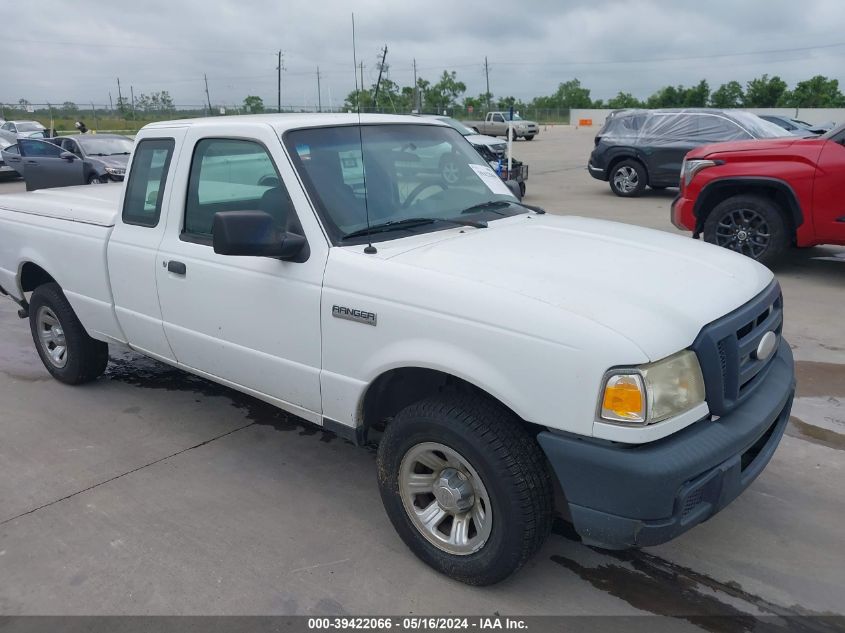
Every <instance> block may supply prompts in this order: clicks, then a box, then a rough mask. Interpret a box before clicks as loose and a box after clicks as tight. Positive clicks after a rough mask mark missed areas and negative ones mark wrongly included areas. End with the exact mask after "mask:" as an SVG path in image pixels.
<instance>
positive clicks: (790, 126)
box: [757, 114, 834, 138]
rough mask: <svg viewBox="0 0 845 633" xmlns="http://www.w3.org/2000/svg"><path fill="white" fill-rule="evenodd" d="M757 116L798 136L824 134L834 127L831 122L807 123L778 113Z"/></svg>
mask: <svg viewBox="0 0 845 633" xmlns="http://www.w3.org/2000/svg"><path fill="white" fill-rule="evenodd" d="M757 116H759V117H760V118H761V119H763V120H764V121H769V122H770V123H774V124H775V125H777V126H779V127H782V128H783V129H784V130H786V131H787V132H790V133H791V134H792V135H793V136H800V137H804V138H806V137H808V136H816V135H818V134H824V133H825V132H829V131H830V130H831V129H832V128H833V127H834V125H833V124H832V123H831V124H822V125H813V124H812V123H807V122H806V121H801V120H800V119H793V118H791V117H788V116H781V115H779V114H758V115H757Z"/></svg>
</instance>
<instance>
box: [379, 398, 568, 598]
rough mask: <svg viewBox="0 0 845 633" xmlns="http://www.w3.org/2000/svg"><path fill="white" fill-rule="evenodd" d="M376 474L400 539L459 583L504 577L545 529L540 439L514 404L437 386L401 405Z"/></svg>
mask: <svg viewBox="0 0 845 633" xmlns="http://www.w3.org/2000/svg"><path fill="white" fill-rule="evenodd" d="M378 476H379V489H380V492H381V497H382V501H383V503H384V507H385V509H386V511H387V515H388V517H389V518H390V521H391V522H392V523H393V526H394V527H395V528H396V531H397V532H398V533H399V536H400V537H401V538H402V540H403V541H404V542H405V544H406V545H407V546H408V547H409V548H410V549H411V551H413V552H414V554H416V555H417V556H418V557H419V558H420V559H422V560H423V562H425V563H426V564H428V565H430V566H431V567H433V568H434V569H436V570H437V571H439V572H441V573H443V574H446V575H448V576H450V577H451V578H454V579H456V580H459V581H461V582H465V583H467V584H471V585H489V584H493V583H496V582H499V581H500V580H503V579H504V578H506V577H508V576H509V575H511V574H512V573H514V572H515V571H516V570H518V569H519V568H520V567H522V565H524V564H525V562H526V561H527V560H528V559H529V558H530V557H531V555H532V554H534V552H536V551H537V550H538V549H539V548H540V546H541V545H542V543H543V541H544V540H545V538H546V536H547V535H548V533H549V531H550V529H551V521H552V486H551V479H550V476H549V472H548V469H547V466H546V461H545V457H544V455H543V453H542V451H541V449H540V447H539V445H538V444H537V442H536V441H535V439H534V438H533V437H531V436H530V435H529V434H528V433H527V432H526V431H525V429H524V428H523V427H522V426H521V423H520V421H519V420H518V419H517V418H516V417H515V416H514V415H513V414H512V413H510V412H508V411H507V410H505V409H503V408H502V407H500V406H499V405H497V404H496V403H494V402H492V401H490V400H488V399H486V398H482V397H480V396H475V395H466V394H450V395H440V396H436V397H433V398H430V399H428V400H424V401H422V402H418V403H416V404H412V405H410V406H408V407H407V408H405V409H403V410H402V411H401V412H400V413H399V414H398V415H397V416H396V417H395V418H394V420H393V421H392V422H391V423H390V424H389V425H388V427H387V430H386V431H385V434H384V437H383V438H382V440H381V443H380V445H379V450H378Z"/></svg>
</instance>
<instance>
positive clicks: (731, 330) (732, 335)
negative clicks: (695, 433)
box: [692, 281, 783, 416]
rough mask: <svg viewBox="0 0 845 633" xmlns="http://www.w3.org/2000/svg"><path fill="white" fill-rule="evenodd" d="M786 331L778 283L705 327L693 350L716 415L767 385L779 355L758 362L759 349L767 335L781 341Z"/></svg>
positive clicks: (708, 399) (725, 411)
mask: <svg viewBox="0 0 845 633" xmlns="http://www.w3.org/2000/svg"><path fill="white" fill-rule="evenodd" d="M782 329H783V297H782V295H781V291H780V285H778V283H777V282H776V281H773V282H772V283H771V285H769V287H768V288H766V290H764V291H763V292H762V293H760V294H759V295H758V296H757V297H755V298H754V299H752V300H751V301H749V302H748V303H746V304H745V305H743V306H741V307H739V308H737V309H736V310H734V311H733V312H731V313H730V314H728V315H726V316H724V317H722V318H721V319H718V320H716V321H714V322H713V323H710V324H709V325H706V326H704V328H703V329H702V330H701V333H700V334H699V335H698V338H696V340H695V342H694V343H693V344H692V350H693V351H694V352H695V353H696V355H697V356H698V361H699V363H700V364H701V371H702V373H703V374H704V383H705V388H706V392H707V404H708V406H709V407H710V412H711V413H712V414H713V415H718V416H722V415H725V414H727V413H729V412H730V411H732V410H733V409H735V408H736V407H737V406H739V405H740V404H741V403H742V402H743V401H744V400H745V399H746V398H747V397H748V396H749V395H750V394H751V393H752V392H753V391H754V389H755V388H756V386H757V385H758V384H760V382H762V381H763V379H764V378H765V376H766V374H767V373H768V368H769V367H770V363H771V361H772V359H773V358H774V356H775V354H774V353H772V354H771V355H770V356H769V357H768V358H765V359H758V358H757V357H756V351H757V347H758V346H759V344H760V340H761V339H762V338H763V336H764V335H765V334H766V333H767V332H774V333H775V334H777V336H778V338H780V335H781V331H782Z"/></svg>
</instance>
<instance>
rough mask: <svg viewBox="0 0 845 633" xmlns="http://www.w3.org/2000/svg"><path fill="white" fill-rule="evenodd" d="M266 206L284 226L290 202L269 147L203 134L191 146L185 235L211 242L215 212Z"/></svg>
mask: <svg viewBox="0 0 845 633" xmlns="http://www.w3.org/2000/svg"><path fill="white" fill-rule="evenodd" d="M220 211H264V212H265V213H269V214H270V215H271V216H273V218H274V219H275V220H276V226H277V227H278V228H280V229H283V230H287V228H289V223H290V222H294V223H295V214H294V212H293V205H292V203H291V200H290V197H289V196H288V192H287V189H285V187H284V185H283V184H282V179H281V177H280V176H279V173H278V171H276V166H275V164H274V163H273V160H272V159H271V158H270V155H269V154H268V153H267V150H266V149H265V148H264V146H263V145H261V144H260V143H256V142H254V141H244V140H239V139H214V138H210V139H203V140H201V141H200V142H199V143H197V145H196V148H195V149H194V157H193V160H192V161H191V175H190V178H189V180H188V197H187V202H186V205H185V224H184V230H183V233H182V235H183V238H184V239H188V240H191V238H194V239H195V240H197V241H200V242H209V241H210V239H211V227H212V224H213V223H214V214H215V213H218V212H220Z"/></svg>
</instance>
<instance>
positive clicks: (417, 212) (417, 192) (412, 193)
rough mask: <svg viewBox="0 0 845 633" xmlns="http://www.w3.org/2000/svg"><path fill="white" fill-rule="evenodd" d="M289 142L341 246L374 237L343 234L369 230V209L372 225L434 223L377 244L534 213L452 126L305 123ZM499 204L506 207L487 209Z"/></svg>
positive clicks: (380, 236) (388, 235)
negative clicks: (457, 225) (458, 225)
mask: <svg viewBox="0 0 845 633" xmlns="http://www.w3.org/2000/svg"><path fill="white" fill-rule="evenodd" d="M359 130H360V138H359ZM284 140H285V145H286V147H287V149H288V152H289V153H290V155H291V156H292V157H293V161H294V165H295V167H296V169H297V171H298V172H299V174H300V175H301V176H302V180H303V181H304V183H305V186H306V188H307V189H308V193H309V194H310V196H311V198H312V199H313V200H314V201H315V202H316V205H317V210H318V212H319V213H320V217H321V219H322V220H323V224H324V226H325V227H326V230H327V231H328V233H329V236H330V237H331V239H332V241H333V242H334V243H335V244H340V243H342V244H344V245H347V244H356V243H363V242H366V241H367V240H366V236H364V237H360V238H349V239H348V240H344V239H343V238H344V236H347V235H350V234H352V233H356V232H358V231H361V230H362V229H364V228H366V227H367V214H369V224H370V226H371V227H372V226H376V225H384V224H385V223H387V222H401V221H403V220H408V219H412V218H413V219H415V220H419V219H430V220H433V222H431V223H416V224H415V225H413V226H412V225H410V224H407V223H406V224H405V225H402V230H397V231H389V232H387V231H386V232H379V233H376V234H373V236H372V239H373V241H381V240H389V239H395V238H398V237H407V235H408V234H409V233H420V232H425V231H433V230H440V229H443V228H452V227H453V226H454V222H452V221H453V220H477V221H481V220H495V219H498V218H500V217H502V216H510V215H516V214H519V213H525V212H526V209H525V208H523V207H521V206H517V204H516V199H515V198H514V197H513V195H512V194H511V192H510V190H509V189H508V188H507V186H506V185H505V183H504V182H502V180H501V178H499V176H497V175H496V173H495V172H494V171H493V170H492V169H491V168H490V166H489V165H488V164H486V163H485V162H484V159H482V158H481V157H480V156H479V155H478V153H477V152H476V151H475V150H473V149H472V146H470V144H469V143H467V142H466V141H465V140H464V139H463V137H462V136H461V135H460V134H458V133H457V132H456V131H455V130H453V129H451V128H448V127H443V126H434V125H413V124H390V125H363V126H361V127H358V126H338V127H324V128H305V129H301V130H292V131H290V132H288V133H287V134H285V137H284ZM362 148H363V161H362V156H361V154H362V152H361V150H362ZM365 176H366V179H365ZM365 195H366V206H365ZM491 201H497V202H500V203H501V204H499V205H490V206H488V207H485V206H483V205H484V204H485V203H487V202H491ZM511 203H513V204H511ZM473 207H476V208H473ZM465 211H466V213H464V212H465ZM441 221H442V222H441Z"/></svg>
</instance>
